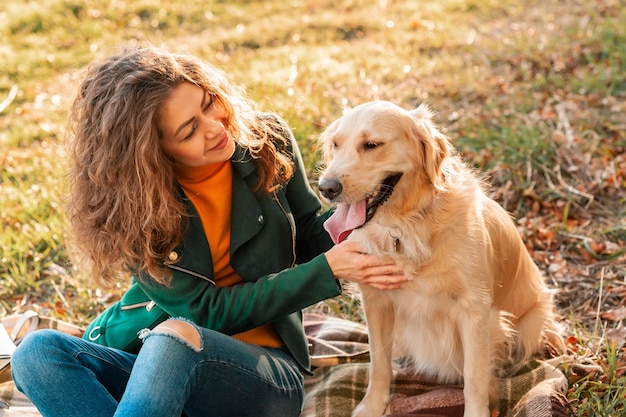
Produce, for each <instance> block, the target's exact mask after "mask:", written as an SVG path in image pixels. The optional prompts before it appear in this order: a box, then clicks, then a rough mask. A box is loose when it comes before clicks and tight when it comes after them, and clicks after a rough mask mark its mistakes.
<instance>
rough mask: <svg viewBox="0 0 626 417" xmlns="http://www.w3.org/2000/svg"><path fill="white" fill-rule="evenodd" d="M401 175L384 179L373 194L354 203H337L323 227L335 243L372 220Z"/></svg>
mask: <svg viewBox="0 0 626 417" xmlns="http://www.w3.org/2000/svg"><path fill="white" fill-rule="evenodd" d="M401 177H402V173H394V174H391V175H389V176H388V177H386V178H385V179H384V180H383V181H382V182H381V183H380V184H379V185H378V187H376V190H375V191H374V193H372V194H371V195H370V196H368V197H366V198H364V199H363V200H360V201H356V202H354V203H339V204H337V207H336V209H335V212H334V213H333V215H332V216H331V217H330V218H329V219H328V220H327V221H326V223H324V227H325V228H326V230H327V231H328V233H329V234H330V236H331V238H332V239H333V241H334V242H335V243H339V242H342V241H343V240H345V239H346V238H347V237H348V236H349V235H350V233H352V231H353V230H354V229H358V228H359V227H363V226H364V225H365V224H367V222H369V221H370V220H372V218H373V217H374V215H375V214H376V210H378V208H379V207H380V206H382V205H383V204H385V202H386V201H387V200H388V199H389V197H391V194H392V193H393V190H394V189H395V186H396V184H398V181H400V178H401Z"/></svg>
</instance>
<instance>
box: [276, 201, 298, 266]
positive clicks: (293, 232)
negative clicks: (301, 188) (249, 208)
mask: <svg viewBox="0 0 626 417" xmlns="http://www.w3.org/2000/svg"><path fill="white" fill-rule="evenodd" d="M274 199H275V200H276V203H278V207H280V209H281V210H282V212H283V214H284V215H285V217H286V218H287V222H288V223H289V228H290V229H291V256H292V261H291V267H293V266H294V265H295V264H296V227H295V225H294V224H293V220H292V219H291V217H289V215H288V214H287V210H285V208H284V207H283V205H282V203H281V202H280V199H279V198H278V194H277V193H276V191H274Z"/></svg>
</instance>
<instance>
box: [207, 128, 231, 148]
mask: <svg viewBox="0 0 626 417" xmlns="http://www.w3.org/2000/svg"><path fill="white" fill-rule="evenodd" d="M227 144H228V134H227V133H226V132H224V134H223V135H222V137H221V138H220V140H219V142H217V144H216V145H215V146H214V147H212V148H211V149H209V150H208V151H207V153H209V152H214V151H220V150H222V149H224V147H226V145H227Z"/></svg>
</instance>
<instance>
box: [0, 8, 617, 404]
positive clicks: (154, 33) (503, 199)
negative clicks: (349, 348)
mask: <svg viewBox="0 0 626 417" xmlns="http://www.w3.org/2000/svg"><path fill="white" fill-rule="evenodd" d="M624 21H626V9H625V8H624V7H622V5H621V3H620V2H619V1H618V0H601V1H591V0H571V1H568V2H561V1H557V0H545V1H538V0H531V1H529V2H525V3H524V4H521V3H520V2H516V1H513V0H504V1H498V2H496V1H493V0H442V1H422V2H414V1H410V0H398V1H393V2H387V1H384V0H381V1H379V2H372V1H365V0H299V1H293V2H283V1H254V0H248V1H238V2H218V1H210V0H194V1H187V2H184V3H183V2H175V1H156V0H154V1H153V0H141V1H134V2H122V1H105V0H80V1H79V0H39V1H27V0H21V1H19V2H4V3H3V4H2V5H0V35H1V36H2V39H3V42H2V44H1V45H0V109H2V110H0V162H1V164H0V195H2V200H1V201H0V316H1V315H3V314H9V313H11V312H16V311H21V310H22V309H24V308H33V309H35V310H37V311H39V312H40V313H42V314H46V315H51V316H54V317H57V318H61V319H64V320H67V321H70V322H73V323H76V324H79V325H84V324H86V323H87V322H88V321H89V320H90V319H91V318H92V317H93V316H94V315H95V314H96V313H97V312H98V311H100V310H101V309H102V308H103V307H104V306H105V305H106V304H107V303H108V302H110V301H112V300H114V299H116V297H119V294H120V292H121V291H122V290H123V287H124V284H120V287H119V288H118V289H114V290H110V291H103V290H99V289H97V288H95V287H94V286H93V284H92V283H91V282H90V281H89V277H88V276H87V273H86V271H81V270H77V269H76V268H74V267H73V265H72V264H71V262H70V257H69V255H68V253H67V248H66V246H65V244H64V241H65V235H66V233H67V230H66V225H65V219H64V212H63V198H64V178H63V175H64V165H63V164H64V153H63V147H62V140H63V135H64V126H65V121H66V117H67V110H68V108H69V106H70V103H71V100H72V99H73V95H74V93H75V91H76V87H77V80H78V74H79V70H80V69H81V68H82V67H84V66H85V65H86V64H87V63H88V62H89V61H91V60H92V59H94V58H96V57H101V56H103V55H105V54H107V53H108V52H109V50H110V49H111V48H115V47H117V46H119V45H120V44H122V43H126V42H134V41H138V40H139V41H141V40H147V41H150V42H152V43H155V44H157V45H161V44H162V45H165V46H168V47H170V48H172V49H175V50H186V51H190V52H193V53H195V54H198V55H200V56H202V57H204V58H206V59H207V60H210V61H211V62H212V63H214V64H216V65H218V66H220V67H222V68H224V69H225V71H227V73H228V76H229V77H230V78H231V79H232V80H233V81H234V82H235V83H237V84H240V85H242V86H244V87H246V88H247V89H248V91H249V94H250V96H251V97H253V98H254V99H255V100H256V101H257V102H258V103H259V104H260V106H261V107H262V108H263V109H265V110H270V111H276V112H278V113H279V114H281V115H282V116H283V117H285V118H286V119H287V121H288V122H289V124H290V125H291V126H292V128H293V129H294V133H295V135H296V137H297V139H298V141H299V143H300V145H301V147H302V150H303V154H304V156H305V159H306V161H307V164H308V169H309V172H310V177H311V180H312V181H313V182H314V181H315V177H316V164H317V160H318V159H317V157H318V155H317V152H316V149H315V141H316V138H317V136H318V135H319V133H320V132H321V130H322V129H323V128H324V126H326V125H327V124H329V123H330V122H331V121H332V120H333V119H334V118H336V117H337V115H338V114H340V113H341V111H342V109H343V107H344V106H350V105H356V104H359V103H361V102H364V101H369V100H373V99H386V100H390V101H393V102H395V103H397V104H399V105H401V106H404V107H407V108H409V107H414V106H416V105H417V104H419V103H421V102H424V101H425V102H427V103H429V104H430V105H431V106H432V107H433V109H435V110H436V112H437V115H436V121H437V122H438V123H439V124H440V126H441V128H442V129H443V130H444V131H445V132H446V133H447V134H448V135H449V136H450V137H451V138H452V139H453V142H454V144H455V145H456V147H457V148H458V149H459V151H460V152H461V153H462V155H463V156H464V157H465V159H466V160H467V161H468V163H470V164H472V165H474V166H476V167H477V169H480V170H481V171H483V172H484V173H485V174H486V176H487V177H488V178H489V180H490V182H491V183H492V184H493V186H494V187H493V196H494V198H496V199H497V200H498V201H499V202H500V203H501V204H502V205H503V206H504V207H505V208H506V209H508V210H509V211H511V212H512V213H513V215H514V216H515V217H516V218H517V219H518V225H519V229H520V233H522V235H523V237H524V238H526V240H527V241H528V242H529V250H531V253H532V254H533V257H534V258H535V260H536V261H537V263H538V264H539V265H540V266H541V267H542V269H543V270H544V272H545V273H546V276H547V277H548V279H549V280H550V281H551V282H552V283H555V284H556V285H557V286H559V288H560V289H561V290H562V292H563V293H564V294H568V292H572V293H580V294H582V296H583V297H586V296H588V294H589V293H586V292H585V293H582V292H580V291H578V286H579V285H581V284H580V283H581V282H587V281H589V280H590V281H591V283H592V284H590V285H589V287H590V288H591V290H590V291H592V292H591V294H596V293H597V292H600V293H601V291H602V289H603V288H604V287H603V286H602V285H598V279H599V276H600V271H603V272H604V271H606V272H607V273H606V277H605V281H604V285H605V286H607V285H608V286H609V287H606V288H619V286H620V285H622V286H623V281H624V275H625V274H626V268H625V267H624V264H625V262H624V256H623V254H624V252H623V250H622V251H621V252H620V249H619V248H620V247H624V244H625V242H626V221H625V215H624V208H623V207H624V202H625V201H626V193H625V192H624V189H625V187H626V159H625V158H624V156H623V155H624V148H625V147H626V136H625V134H624V131H625V130H626V117H625V116H624V114H625V111H626V107H625V105H624V103H625V102H626V100H625V99H626V39H625V38H626V35H625V33H624V32H625V29H624V25H623V22H624ZM16 88H17V94H16V95H15V97H14V98H12V99H9V98H10V97H11V90H12V89H13V91H15V89H16ZM4 98H7V101H6V102H5V103H4V104H1V103H2V100H4ZM555 265H556V266H559V268H560V269H559V268H556V267H555ZM572 287H573V288H574V289H572ZM616 294H618V295H616ZM619 294H623V293H619V292H613V293H609V294H607V297H605V298H604V299H603V304H601V305H600V304H598V305H596V304H594V303H599V301H597V300H596V301H590V302H589V303H587V304H584V303H583V302H582V301H583V300H581V299H580V297H579V298H576V297H574V296H573V297H572V298H570V299H568V298H567V297H564V296H563V297H562V298H561V299H560V302H559V307H560V310H561V312H562V315H563V317H564V321H566V322H567V323H568V324H569V327H570V332H571V333H572V334H574V335H575V336H576V337H575V339H576V343H575V346H576V347H577V349H578V350H577V351H578V352H579V354H580V355H581V356H589V357H593V358H595V359H594V360H595V361H596V364H597V365H598V366H599V367H600V369H601V371H597V372H595V373H589V374H588V375H585V376H582V377H581V376H580V375H570V376H571V378H570V381H571V384H570V385H571V386H570V392H569V397H570V401H571V402H572V404H573V405H574V406H575V410H576V413H577V415H580V416H587V415H589V416H590V415H606V416H610V415H614V416H616V415H619V414H620V413H623V412H624V409H625V407H624V401H625V400H624V398H625V395H626V391H624V389H623V386H624V384H625V383H626V381H625V379H624V368H623V360H624V343H623V340H622V341H621V343H620V342H616V344H615V346H614V345H613V344H611V343H613V342H612V341H611V339H610V338H608V337H607V332H609V331H610V330H612V329H619V328H621V327H623V321H624V319H623V318H621V319H620V318H619V317H615V319H613V320H612V319H601V322H602V323H603V325H602V326H593V325H589V322H590V320H589V316H585V312H588V311H589V310H591V311H600V310H602V309H611V308H613V307H617V306H619V305H620V304H619V303H620V302H621V303H622V304H621V305H622V306H623V302H624V301H623V300H624V296H623V295H621V298H620V296H619ZM589 298H590V299H596V298H597V297H589ZM607 303H609V304H607ZM314 308H316V309H319V310H322V311H324V312H327V313H328V314H333V315H338V316H342V317H349V318H352V319H355V320H362V316H361V313H360V310H359V304H358V301H357V300H356V298H353V297H351V296H350V295H346V296H343V297H340V298H338V299H335V300H329V301H327V302H325V303H322V304H320V305H318V306H314ZM585 309H586V310H585ZM592 322H594V321H593V320H592ZM577 326H579V327H577ZM574 330H575V331H574Z"/></svg>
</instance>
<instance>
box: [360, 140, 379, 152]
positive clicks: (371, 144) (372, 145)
mask: <svg viewBox="0 0 626 417" xmlns="http://www.w3.org/2000/svg"><path fill="white" fill-rule="evenodd" d="M379 146H382V143H380V142H365V144H364V145H363V149H365V150H366V151H370V150H372V149H376V148H378V147H379Z"/></svg>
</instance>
